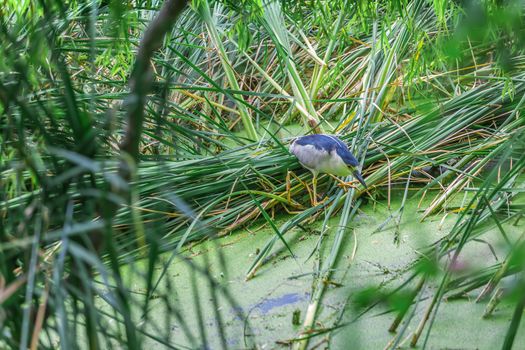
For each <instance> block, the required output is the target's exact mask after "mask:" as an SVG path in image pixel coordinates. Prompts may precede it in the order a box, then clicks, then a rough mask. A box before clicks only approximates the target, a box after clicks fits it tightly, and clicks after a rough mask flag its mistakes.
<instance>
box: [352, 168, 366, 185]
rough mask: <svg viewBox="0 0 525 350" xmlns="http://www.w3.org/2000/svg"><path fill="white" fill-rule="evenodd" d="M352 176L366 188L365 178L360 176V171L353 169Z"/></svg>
mask: <svg viewBox="0 0 525 350" xmlns="http://www.w3.org/2000/svg"><path fill="white" fill-rule="evenodd" d="M353 174H354V177H355V178H356V179H357V180H358V181H359V182H360V183H361V185H363V186H364V187H365V188H368V186H367V185H366V183H365V179H363V177H362V176H361V173H360V172H359V171H357V170H355V171H354V173H353Z"/></svg>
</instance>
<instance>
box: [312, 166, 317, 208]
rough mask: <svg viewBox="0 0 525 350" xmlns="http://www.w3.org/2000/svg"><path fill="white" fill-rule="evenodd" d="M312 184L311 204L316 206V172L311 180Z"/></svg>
mask: <svg viewBox="0 0 525 350" xmlns="http://www.w3.org/2000/svg"><path fill="white" fill-rule="evenodd" d="M312 186H313V188H314V198H313V201H312V205H313V206H314V207H315V206H317V174H314V178H313V180H312Z"/></svg>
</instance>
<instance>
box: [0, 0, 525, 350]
mask: <svg viewBox="0 0 525 350" xmlns="http://www.w3.org/2000/svg"><path fill="white" fill-rule="evenodd" d="M160 5H161V2H157V1H137V2H131V1H128V2H121V1H114V0H111V1H70V2H66V3H62V2H57V1H47V0H43V1H40V2H30V1H7V2H6V3H5V4H4V7H3V8H2V9H0V13H1V14H2V16H0V17H1V18H0V55H1V57H2V60H0V131H1V133H0V141H1V144H0V174H1V175H0V222H1V224H0V347H8V348H28V347H30V346H32V345H31V344H32V342H34V344H38V345H39V346H40V347H41V348H55V347H56V346H57V343H59V344H60V346H62V347H63V348H76V347H83V346H86V345H87V346H88V347H91V348H112V347H115V348H119V347H122V346H124V347H128V348H141V346H142V345H143V343H144V341H145V340H146V339H148V340H151V341H154V342H157V343H159V344H162V345H164V346H166V347H173V348H178V347H184V346H186V345H187V344H182V343H180V344H179V341H180V340H178V339H177V340H173V339H171V338H170V328H169V327H164V325H159V324H156V323H155V322H154V321H153V320H152V319H153V318H152V317H151V316H150V315H149V313H150V305H151V303H152V300H153V299H155V300H157V301H158V302H161V303H164V305H166V308H167V309H168V310H170V312H167V316H166V317H167V320H166V324H172V323H176V324H177V325H180V327H181V328H182V329H183V332H184V334H185V336H186V337H187V339H188V344H190V347H192V348H198V347H205V346H206V345H207V340H206V330H205V329H204V328H205V326H204V322H203V321H202V315H200V316H201V321H202V322H201V324H200V325H199V327H197V328H198V329H192V328H191V327H189V325H188V324H187V320H185V319H184V316H183V314H182V313H181V312H180V307H181V305H179V304H178V301H177V300H176V298H173V297H172V295H173V294H175V293H176V291H177V288H178V286H172V285H170V283H171V282H170V279H169V278H168V276H165V272H166V267H167V266H168V265H169V263H171V262H173V261H175V260H178V259H180V258H181V257H184V256H185V255H184V253H185V249H186V247H188V244H189V243H190V242H195V241H198V240H201V239H206V238H210V237H211V238H213V237H214V236H215V235H217V234H219V235H220V234H227V233H230V232H232V231H233V230H235V229H236V228H239V227H243V226H246V225H249V224H250V223H253V222H254V221H255V220H257V219H259V218H262V219H263V220H264V221H265V222H266V223H268V224H269V225H270V227H271V228H272V229H273V231H274V232H275V235H274V236H273V237H271V238H270V239H269V240H268V242H267V244H266V245H265V247H264V248H263V249H262V250H261V251H260V252H258V254H257V257H256V258H255V259H254V261H253V264H252V265H251V266H250V267H249V268H248V272H247V277H249V278H252V277H255V276H256V273H257V271H258V269H259V268H260V267H261V266H263V265H264V264H267V263H268V261H270V260H271V258H269V257H271V253H272V252H273V251H274V249H275V246H276V245H277V244H279V243H282V244H283V246H286V247H287V249H288V250H289V251H290V253H291V254H292V255H293V246H292V245H291V244H290V243H289V242H288V241H287V240H286V239H287V236H286V233H287V232H288V231H290V230H291V229H293V228H295V227H297V226H298V225H301V224H304V223H305V222H307V221H308V220H315V219H317V218H318V217H319V216H320V215H322V214H324V215H325V220H324V224H323V230H322V234H321V236H320V238H319V243H318V246H317V248H316V250H315V251H313V252H312V255H316V257H317V258H318V260H317V261H318V269H317V276H316V277H317V280H316V283H314V286H313V291H312V301H311V304H310V306H311V307H309V308H308V311H307V312H305V315H306V317H305V318H306V320H307V321H305V324H304V329H303V331H305V332H307V333H308V334H312V337H313V336H315V332H313V327H314V324H315V323H314V321H315V316H316V313H317V307H318V305H319V304H320V303H321V300H322V298H323V293H324V290H325V288H326V285H327V281H329V280H330V278H331V274H332V272H333V266H334V264H335V261H336V260H337V259H338V256H339V252H340V247H341V241H342V237H343V236H344V235H350V234H352V232H351V230H350V225H351V223H352V220H353V217H354V216H355V215H356V213H357V211H358V209H359V206H360V205H363V204H362V203H363V201H362V200H361V199H360V198H361V197H363V196H365V197H369V198H370V199H371V200H381V199H382V198H383V197H386V198H387V200H388V198H390V191H391V188H392V186H395V185H399V186H400V187H401V188H403V189H404V199H403V203H404V201H405V199H406V198H407V196H408V193H409V192H408V191H409V189H413V188H417V189H418V190H419V191H418V192H417V194H416V195H415V196H416V198H419V196H421V195H422V194H423V193H426V191H427V190H430V189H432V190H436V191H435V192H434V193H435V197H434V198H433V199H432V200H431V204H430V205H429V206H428V207H427V208H426V209H425V211H424V212H423V214H421V219H424V218H425V217H427V216H430V215H434V214H435V213H438V212H447V213H448V212H452V211H454V210H456V211H458V212H459V213H460V215H459V217H458V222H457V224H456V225H455V226H454V228H453V229H452V230H451V231H450V232H449V234H448V235H447V237H446V238H445V239H443V240H440V241H438V242H435V243H434V244H432V245H431V246H430V247H428V251H425V252H424V253H425V255H424V256H423V257H421V258H419V259H418V260H417V261H416V262H414V264H413V268H412V269H410V271H406V274H407V279H406V282H403V283H401V285H400V286H395V288H392V289H388V288H387V289H382V288H377V287H376V286H373V287H371V289H370V290H368V289H367V290H364V291H362V293H361V294H359V295H358V296H357V297H356V298H355V299H354V301H355V302H356V303H357V304H359V305H361V306H362V307H365V309H364V310H365V311H363V312H366V310H369V309H370V308H371V307H373V306H374V305H376V304H379V303H381V304H384V305H386V306H387V307H388V308H389V309H390V310H391V311H392V312H395V313H397V315H398V318H399V319H400V320H401V319H403V317H405V315H407V314H410V313H411V312H412V310H413V308H415V306H414V304H415V302H414V300H417V298H418V295H419V294H418V293H420V292H421V290H422V288H423V286H427V284H432V285H433V286H434V287H436V292H435V293H434V294H433V295H432V303H431V307H429V309H428V313H429V315H435V313H436V312H437V310H438V309H439V303H440V302H441V300H443V298H444V297H451V296H456V297H457V296H462V295H464V294H465V293H467V292H470V291H472V290H476V289H479V288H480V287H482V286H483V285H485V284H486V286H487V287H486V288H485V290H484V292H483V293H480V294H481V295H482V296H483V295H484V296H487V297H488V296H493V295H495V292H494V289H495V288H496V286H498V285H499V284H500V283H501V281H502V279H503V278H504V277H505V276H509V275H520V274H522V271H523V266H524V264H523V259H522V257H523V256H525V255H524V254H523V243H522V238H519V237H508V236H509V235H508V234H507V233H506V232H505V226H504V225H505V223H508V222H509V221H510V220H517V218H519V217H520V216H521V215H523V214H524V213H523V209H524V208H523V205H514V204H512V201H513V200H515V199H516V198H517V197H518V196H519V194H520V193H521V192H522V185H523V177H522V173H523V169H524V164H525V159H524V157H523V154H524V152H523V151H524V150H525V144H524V142H525V141H524V135H525V134H524V132H523V129H524V128H525V119H524V118H523V113H524V106H523V103H524V101H525V98H523V96H524V94H525V76H524V74H523V68H524V67H525V56H524V52H523V48H524V47H525V45H524V40H525V39H524V23H523V7H522V5H521V4H520V2H517V1H516V2H514V1H511V2H506V3H505V4H504V5H502V4H501V3H500V2H496V1H469V2H465V3H460V4H458V3H456V2H447V1H441V0H436V1H432V2H429V1H423V0H414V1H409V0H399V1H386V2H385V1H357V2H355V1H293V2H282V1H262V2H261V1H254V0H247V1H240V2H237V1H223V2H218V1H208V0H195V1H193V2H192V4H191V7H189V8H187V9H186V10H185V12H184V13H183V15H182V16H181V18H180V19H179V20H178V21H177V23H176V25H175V28H174V29H173V31H172V32H171V33H169V34H168V35H167V36H166V37H165V38H163V42H162V45H161V49H160V50H159V51H158V52H156V53H154V55H153V59H152V62H151V67H152V74H153V81H154V83H153V91H152V93H151V94H150V95H148V99H147V102H146V105H145V121H144V124H143V129H144V132H143V133H142V135H139V137H140V139H139V140H137V141H139V145H140V163H139V164H138V165H136V167H135V164H134V161H133V160H130V159H128V158H126V157H125V156H123V155H122V154H120V151H119V143H120V142H121V141H122V138H123V135H124V133H125V132H126V123H127V121H126V118H125V112H124V111H125V110H126V107H127V106H129V105H130V104H132V103H134V101H133V100H131V99H130V96H129V94H128V92H129V88H128V84H129V81H128V80H129V77H130V74H131V71H132V67H133V65H134V60H135V56H136V54H137V47H138V43H139V41H140V38H141V37H143V35H144V32H145V31H146V30H147V27H148V24H149V23H151V20H152V18H154V17H155V15H156V14H158V11H159V6H160ZM5 14H9V15H5ZM239 121H240V122H239ZM296 122H299V126H294V125H293V123H296ZM318 124H319V125H318ZM318 128H323V129H324V130H325V131H327V132H334V133H338V134H340V136H341V137H342V138H343V139H345V140H346V141H347V142H348V143H349V145H351V148H352V149H353V151H354V153H355V154H356V155H357V156H358V158H359V160H360V162H361V164H362V165H363V168H364V174H365V177H366V181H367V184H368V185H369V191H368V192H364V190H363V189H362V188H357V189H352V190H351V191H349V192H345V191H343V190H342V189H340V188H337V187H335V186H332V182H331V180H330V178H328V177H322V178H320V181H319V182H320V183H319V185H320V186H321V187H323V186H324V187H325V188H327V191H328V194H329V195H330V198H329V199H328V200H327V201H325V202H324V203H322V204H320V205H319V206H317V207H308V202H309V200H308V196H307V195H306V191H305V187H304V181H306V180H308V179H309V178H310V177H309V174H308V173H304V172H303V173H299V172H300V169H301V167H300V165H299V164H298V163H297V162H296V161H295V160H294V159H293V157H291V156H290V155H289V154H288V152H287V142H288V138H289V137H292V136H296V135H297V134H303V133H307V132H312V131H315V130H316V129H318ZM253 141H256V142H253ZM122 164H126V165H129V166H130V169H131V170H130V174H131V178H130V181H129V183H128V181H126V179H125V177H123V176H121V175H122V174H121V173H119V172H118V169H119V167H121V166H122ZM509 164H512V166H510V165H509ZM429 168H430V170H428V169H429ZM432 169H439V173H437V174H436V173H432ZM288 170H290V171H294V172H298V176H297V177H296V178H292V179H291V181H290V182H289V183H287V179H286V173H287V171H288ZM421 174H423V176H419V175H421ZM467 187H475V188H477V190H476V191H475V192H474V194H473V195H472V196H471V197H468V198H469V200H468V201H467V202H465V201H463V204H462V205H461V207H460V208H459V209H458V208H455V209H453V208H450V207H449V203H450V201H451V200H454V199H456V200H457V199H458V198H461V196H463V195H464V194H465V192H464V191H465V189H466V188H467ZM116 189H124V190H122V191H120V190H116ZM113 208H117V209H116V212H115V215H112V214H111V213H112V209H113ZM287 211H294V213H293V214H292V215H291V217H290V219H289V220H288V221H286V222H285V223H284V224H283V225H281V226H280V227H278V226H277V225H275V223H274V222H273V216H272V215H273V214H275V213H284V212H287ZM338 213H340V224H339V225H338V227H337V228H334V229H333V230H332V229H331V228H329V227H328V226H327V222H328V219H329V218H330V217H333V216H334V215H337V214H338ZM402 215H403V207H402V208H400V209H399V210H398V211H396V212H394V213H392V215H390V217H388V218H386V220H385V225H386V224H388V223H392V222H394V223H396V220H397V223H399V219H400V217H401V216H402ZM489 223H491V224H490V225H495V226H496V227H497V228H498V230H499V232H501V235H502V239H504V241H505V244H507V245H508V246H509V247H508V249H509V252H508V256H507V259H506V260H505V261H503V262H501V263H499V264H497V265H495V266H492V267H490V268H487V269H484V270H480V271H473V272H472V274H471V276H468V277H463V276H457V275H455V274H454V273H453V271H454V267H455V265H454V262H455V261H450V260H447V258H448V256H449V254H450V253H451V252H454V254H457V255H456V257H457V256H458V255H459V254H460V252H461V251H462V249H464V248H465V246H466V245H468V244H470V243H471V242H473V241H475V240H476V239H481V238H482V236H483V235H484V234H485V232H486V228H487V227H489V226H490V225H489ZM380 229H381V228H380ZM331 230H332V231H333V232H332V234H333V235H334V243H333V245H332V246H331V247H328V249H323V248H326V247H324V245H325V244H326V242H325V240H324V238H325V236H326V234H327V233H328V232H330V231H331ZM480 237H481V238H480ZM393 240H395V241H396V242H399V240H398V239H396V238H393ZM100 246H103V247H104V248H103V250H101V248H100ZM326 251H328V253H323V252H326ZM101 252H103V254H102V253H101ZM166 252H171V256H170V257H169V258H168V259H166V255H163V253H166ZM219 260H220V259H219ZM181 261H184V263H186V264H188V266H190V268H191V269H192V271H194V274H195V275H199V276H204V277H205V278H206V280H207V281H208V282H209V283H208V286H207V287H206V288H208V290H209V291H210V293H211V294H210V295H213V302H214V303H215V304H216V305H217V308H216V309H217V310H219V309H220V307H219V303H223V302H225V303H227V304H228V305H229V306H232V307H233V308H234V309H235V300H233V299H232V298H231V296H229V293H228V289H227V288H226V285H225V284H223V283H222V282H221V281H220V280H217V279H216V278H215V277H213V276H212V274H211V273H210V270H209V266H208V265H207V266H204V267H202V266H197V265H196V264H193V263H192V262H191V261H187V260H184V259H181ZM159 270H160V271H162V272H161V273H159V272H158V271H159ZM128 276H135V277H136V278H137V279H138V280H139V281H140V282H141V283H142V284H143V286H145V287H144V288H145V289H146V290H145V291H144V293H143V294H139V295H137V294H136V293H132V292H131V288H130V286H131V284H132V282H133V283H134V282H137V281H136V280H135V281H132V282H130V281H129V280H128V279H127V277H128ZM415 277H418V278H419V279H418V278H415ZM415 280H419V281H420V282H419V283H420V284H419V285H416V286H414V285H413V283H414V282H413V281H415ZM187 282H188V285H192V286H193V289H194V292H195V309H196V310H201V308H200V303H201V302H202V301H201V300H200V299H199V296H200V295H203V294H202V291H199V288H197V286H196V284H195V283H196V282H195V279H192V280H190V281H187ZM489 286H490V287H489ZM522 290H523V287H522V284H520V285H517V286H516V288H515V289H514V290H513V291H512V292H513V293H510V295H512V296H517V297H510V298H509V302H512V303H514V304H515V305H516V306H515V310H516V312H515V316H514V317H513V320H512V322H511V325H510V326H509V331H508V336H507V339H505V340H504V342H505V344H506V345H505V346H507V347H510V346H511V345H512V342H513V340H514V335H515V330H516V329H517V325H519V321H520V318H519V316H520V315H521V314H520V310H523V298H521V299H520V297H519V296H520V295H523V294H522ZM199 293H201V294H199ZM520 293H521V294H520ZM225 300H226V301H225ZM241 316H242V315H241ZM298 317H299V316H297V317H295V316H294V324H295V323H297V322H298V320H296V318H298ZM216 318H217V319H218V320H219V321H220V312H219V311H217V315H216ZM430 319H431V320H432V318H430ZM40 321H41V323H40ZM422 325H423V327H422V328H421V329H420V330H418V332H419V334H417V337H415V341H416V342H417V339H418V337H419V335H420V334H421V332H422V331H423V328H424V326H425V323H424V322H423V323H422ZM431 326H432V321H430V325H429V326H428V327H427V328H426V329H428V331H427V332H428V334H430V330H431V328H432V327H431ZM217 327H218V330H217V331H218V334H220V337H221V339H222V341H223V343H226V342H225V339H226V335H225V334H224V333H223V330H222V327H221V325H220V322H218V326H217ZM247 327H249V325H248V326H247ZM404 329H405V330H406V327H405V328H404ZM418 329H419V327H418ZM152 330H153V331H152ZM403 335H404V331H402V332H399V334H398V335H397V336H396V338H395V339H394V342H393V343H392V344H393V346H394V347H395V344H398V343H399V341H401V339H402V337H403ZM307 339H309V338H303V339H302V341H300V342H298V343H297V344H298V347H306V346H307V345H308V340H307ZM255 342H256V340H255ZM249 345H251V344H248V345H247V347H248V346H249ZM35 346H36V345H35ZM225 347H226V346H225Z"/></svg>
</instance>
